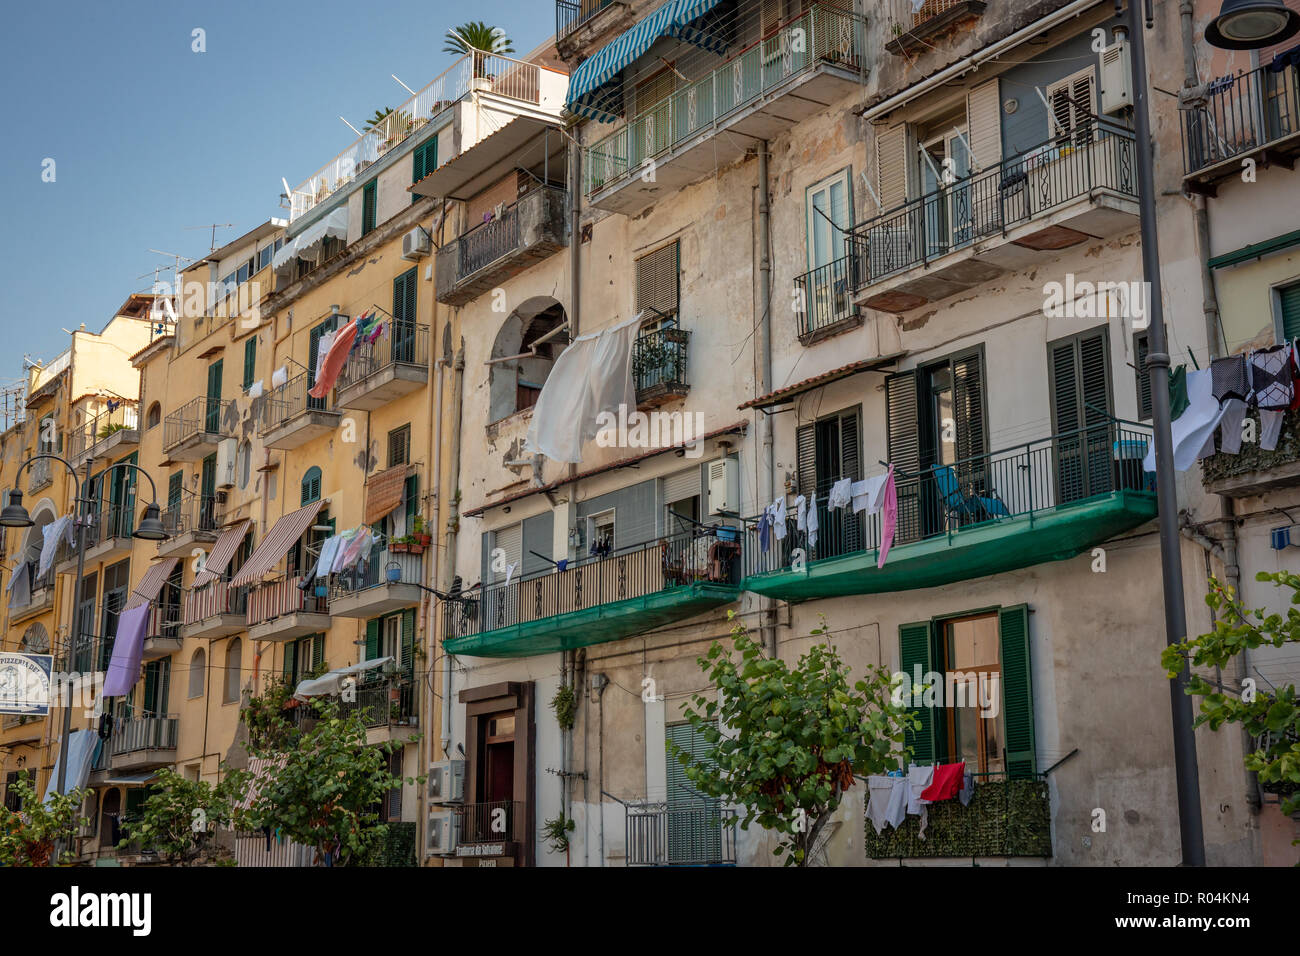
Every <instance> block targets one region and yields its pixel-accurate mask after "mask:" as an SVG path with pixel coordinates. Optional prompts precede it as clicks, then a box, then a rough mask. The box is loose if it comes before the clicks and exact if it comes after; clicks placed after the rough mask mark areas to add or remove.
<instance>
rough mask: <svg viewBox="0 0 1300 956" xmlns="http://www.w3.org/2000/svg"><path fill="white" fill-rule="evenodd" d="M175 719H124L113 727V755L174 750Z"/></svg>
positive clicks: (176, 723) (176, 721)
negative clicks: (141, 751)
mask: <svg viewBox="0 0 1300 956" xmlns="http://www.w3.org/2000/svg"><path fill="white" fill-rule="evenodd" d="M179 723H180V722H179V721H178V720H177V719H176V718H175V717H124V718H122V719H120V720H118V721H117V722H116V723H115V724H114V725H113V738H112V740H113V755H114V756H117V755H119V754H127V753H134V752H135V751H138V750H175V749H176V739H177V728H178V725H179Z"/></svg>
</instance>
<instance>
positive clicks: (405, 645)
mask: <svg viewBox="0 0 1300 956" xmlns="http://www.w3.org/2000/svg"><path fill="white" fill-rule="evenodd" d="M401 655H402V659H401V660H400V661H399V662H398V663H399V665H400V666H401V668H402V670H403V671H405V672H406V673H407V674H410V673H411V672H412V671H413V669H414V667H415V608H407V609H406V610H405V611H403V612H402V651H401Z"/></svg>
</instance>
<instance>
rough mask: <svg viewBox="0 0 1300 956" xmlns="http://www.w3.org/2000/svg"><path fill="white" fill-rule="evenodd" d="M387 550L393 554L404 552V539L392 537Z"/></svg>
mask: <svg viewBox="0 0 1300 956" xmlns="http://www.w3.org/2000/svg"><path fill="white" fill-rule="evenodd" d="M388 550H389V551H391V552H392V553H393V554H406V539H405V538H394V539H393V540H391V541H389V542H388Z"/></svg>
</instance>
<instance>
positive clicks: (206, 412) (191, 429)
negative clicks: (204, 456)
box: [163, 397, 232, 449]
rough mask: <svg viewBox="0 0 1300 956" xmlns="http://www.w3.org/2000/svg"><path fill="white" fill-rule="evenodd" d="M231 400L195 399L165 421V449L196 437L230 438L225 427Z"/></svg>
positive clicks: (168, 416)
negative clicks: (224, 420) (224, 421)
mask: <svg viewBox="0 0 1300 956" xmlns="http://www.w3.org/2000/svg"><path fill="white" fill-rule="evenodd" d="M231 404H232V403H231V401H230V400H229V399H218V398H202V397H200V398H194V399H191V400H190V401H188V402H186V403H185V404H184V405H182V406H181V407H180V408H178V409H176V410H175V411H174V412H171V413H169V414H168V415H167V417H166V418H165V419H164V420H163V448H164V449H170V448H174V447H175V446H177V445H179V444H180V443H181V442H183V441H186V440H188V439H190V438H193V437H195V436H196V435H212V436H214V437H216V438H225V437H229V436H228V434H227V432H228V429H227V428H226V427H225V426H224V425H223V419H224V418H225V416H226V410H227V409H228V408H230V406H231Z"/></svg>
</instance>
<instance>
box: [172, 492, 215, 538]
mask: <svg viewBox="0 0 1300 956" xmlns="http://www.w3.org/2000/svg"><path fill="white" fill-rule="evenodd" d="M220 505H221V500H220V499H219V498H218V497H217V496H216V495H191V494H185V495H183V496H182V498H181V500H180V502H178V503H176V504H171V505H168V506H167V507H166V508H164V509H163V510H162V513H161V514H160V515H159V519H160V520H161V521H162V523H163V528H165V529H166V531H167V534H168V535H169V536H170V537H173V538H174V537H176V536H177V535H182V534H188V533H189V532H191V531H202V532H210V533H213V534H215V533H216V532H217V531H219V530H220V529H221V511H220Z"/></svg>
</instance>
